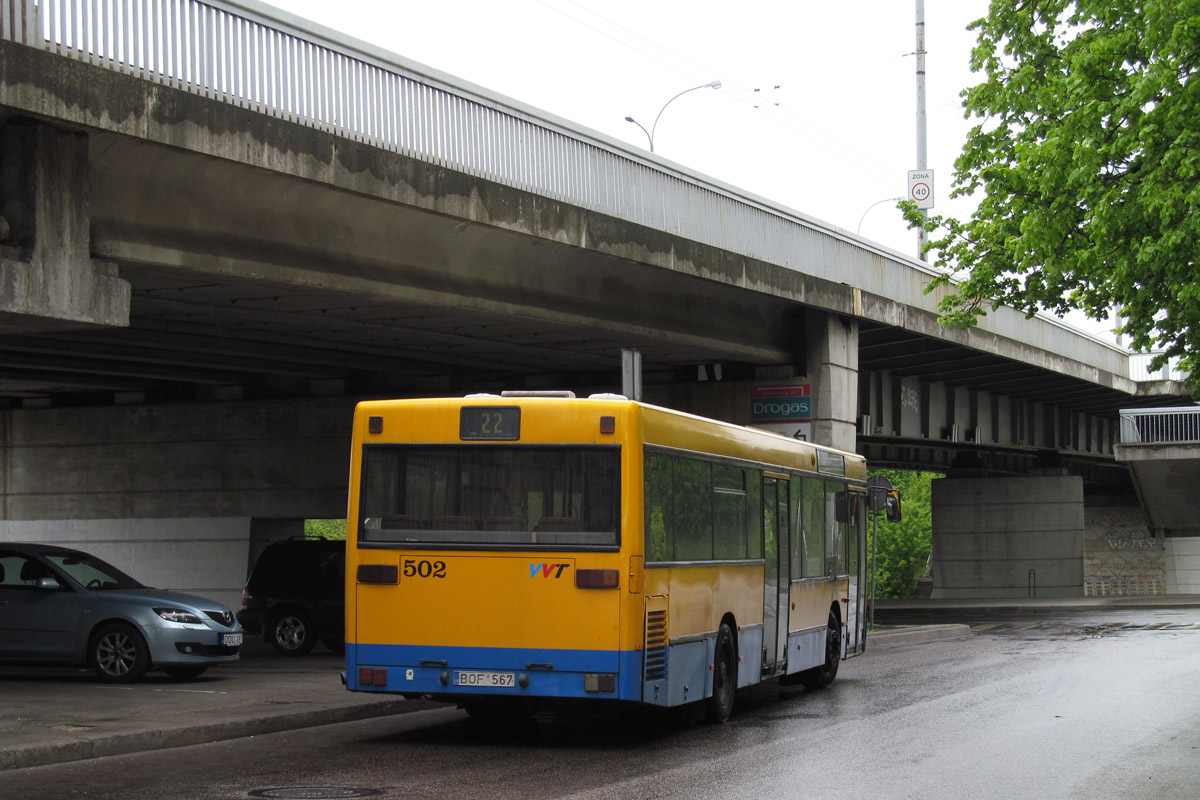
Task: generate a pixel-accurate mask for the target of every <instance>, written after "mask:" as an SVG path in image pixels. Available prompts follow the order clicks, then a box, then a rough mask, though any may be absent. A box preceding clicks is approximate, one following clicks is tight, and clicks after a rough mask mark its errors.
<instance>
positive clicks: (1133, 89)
mask: <svg viewBox="0 0 1200 800" xmlns="http://www.w3.org/2000/svg"><path fill="white" fill-rule="evenodd" d="M971 28H972V29H973V30H976V31H978V39H977V45H976V47H975V49H974V51H973V54H972V59H971V67H972V69H973V70H975V71H976V72H977V73H979V74H981V76H982V78H983V82H982V83H980V84H978V85H977V86H975V87H973V88H970V89H967V90H966V91H964V92H963V97H964V106H965V108H966V109H967V115H968V116H970V117H977V118H979V119H980V122H979V124H978V125H976V126H975V127H974V128H973V129H972V130H971V131H970V133H969V134H968V137H967V141H966V144H965V146H964V148H963V151H962V153H961V154H960V156H959V157H958V159H957V161H956V162H955V175H954V191H953V192H952V196H955V197H957V196H962V195H972V194H973V195H976V196H981V197H982V199H981V201H980V204H979V207H978V209H977V210H976V212H975V213H974V214H973V215H972V218H971V219H970V220H969V221H966V222H963V221H960V220H956V219H953V218H950V217H945V216H934V215H931V216H930V217H928V218H927V219H926V218H924V217H923V216H922V215H921V214H920V212H918V211H917V210H916V208H915V205H914V204H912V203H905V204H904V206H905V214H906V216H907V217H908V219H909V222H910V223H911V224H912V225H913V226H917V225H923V226H924V227H925V228H926V229H927V230H929V231H930V232H931V236H930V242H929V244H928V250H929V251H930V252H934V253H936V254H937V257H936V259H935V260H936V263H937V264H938V265H939V266H942V267H945V268H947V269H948V270H953V271H955V272H956V273H957V274H958V275H960V276H961V275H965V278H964V279H962V280H961V281H960V282H959V283H958V284H957V285H954V286H952V284H951V282H950V278H949V274H947V275H946V276H943V277H941V278H938V279H937V280H935V281H934V284H933V285H931V287H930V289H931V290H933V289H935V288H937V287H938V286H945V287H952V288H951V289H950V291H949V292H948V293H947V294H946V295H945V296H944V297H943V298H942V300H941V301H940V310H941V312H942V314H943V321H944V322H946V323H947V324H951V325H957V326H961V327H966V326H970V325H974V324H975V323H976V322H978V320H979V318H980V317H981V316H983V315H984V314H986V313H987V310H988V308H989V307H990V308H995V307H996V306H997V305H1001V304H1002V305H1007V306H1011V307H1012V308H1015V309H1018V310H1020V311H1023V312H1025V313H1027V314H1028V315H1030V316H1032V315H1033V314H1034V313H1036V312H1037V311H1038V310H1039V308H1045V309H1048V310H1050V311H1054V312H1056V313H1060V314H1061V313H1065V312H1067V311H1069V310H1072V309H1079V310H1082V311H1084V312H1085V313H1087V315H1088V316H1090V317H1092V318H1094V319H1104V318H1105V317H1106V315H1107V312H1108V311H1109V310H1110V309H1111V308H1113V307H1116V308H1117V309H1119V311H1120V315H1121V317H1122V323H1121V330H1122V332H1123V333H1124V334H1125V335H1126V336H1128V337H1129V338H1130V340H1131V343H1132V346H1133V347H1134V348H1135V349H1138V350H1143V351H1150V350H1162V351H1164V357H1162V358H1159V359H1157V363H1154V364H1152V368H1157V367H1158V366H1161V364H1162V363H1163V361H1164V360H1165V357H1167V356H1174V357H1178V358H1179V359H1180V366H1181V367H1182V368H1183V369H1184V370H1185V371H1187V372H1189V373H1191V374H1192V375H1193V376H1195V373H1196V368H1197V366H1200V361H1198V356H1200V280H1198V278H1200V275H1198V274H1197V253H1198V251H1200V81H1194V80H1192V77H1193V75H1194V74H1195V72H1196V70H1197V63H1198V59H1200V0H992V2H991V5H990V8H989V11H988V15H987V16H986V17H985V18H984V19H981V20H979V21H977V22H975V23H974V24H973V25H972V26H971ZM1193 383H1195V381H1193Z"/></svg>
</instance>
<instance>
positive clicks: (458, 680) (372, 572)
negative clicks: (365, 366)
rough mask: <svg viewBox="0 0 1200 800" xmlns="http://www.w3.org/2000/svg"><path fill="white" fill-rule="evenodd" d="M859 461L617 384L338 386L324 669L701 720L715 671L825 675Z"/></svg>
mask: <svg viewBox="0 0 1200 800" xmlns="http://www.w3.org/2000/svg"><path fill="white" fill-rule="evenodd" d="M866 478H867V474H866V464H865V462H864V460H863V459H862V458H861V457H860V456H858V455H856V454H854V453H848V452H842V451H839V450H834V449H831V448H827V447H821V446H819V445H815V444H810V443H807V442H804V441H797V440H795V439H791V438H788V437H785V436H781V435H779V434H775V433H769V432H766V431H760V430H754V429H751V428H745V427H741V426H738V425H732V424H728V423H724V422H718V421H715V420H710V419H704V418H701V417H697V416H693V415H690V414H685V413H681V412H678V411H672V410H669V409H666V408H659V407H656V406H653V405H647V404H644V403H639V402H632V401H629V400H627V399H626V398H624V397H622V396H620V395H593V396H591V397H589V398H586V399H585V398H576V397H574V395H573V394H571V393H570V392H561V393H560V392H522V393H516V392H506V393H504V394H503V395H492V394H488V395H469V396H467V397H465V398H454V399H445V398H443V399H422V400H392V401H373V402H364V403H360V404H359V405H358V407H357V409H356V412H355V417H354V437H353V451H352V456H351V480H350V493H349V509H348V535H347V578H348V580H347V581H346V593H347V594H346V601H347V602H346V662H347V671H346V676H345V678H346V684H347V688H348V689H350V690H352V691H364V692H391V693H399V694H403V695H405V696H408V697H422V696H423V697H432V698H434V699H438V700H443V701H450V702H457V703H458V704H459V705H461V706H462V707H464V708H466V709H467V711H468V712H469V713H471V714H473V715H485V714H494V713H497V712H498V711H504V712H509V711H512V710H517V709H521V710H530V711H531V710H533V709H535V708H536V707H537V706H538V704H539V703H545V702H546V701H551V700H576V701H577V700H585V699H595V700H613V701H627V702H633V703H645V704H651V705H655V706H683V705H686V704H691V703H700V702H704V703H705V704H706V706H707V712H708V714H709V716H710V717H712V718H713V719H716V720H719V721H723V720H725V719H726V718H728V716H729V714H730V712H731V710H732V708H733V703H734V696H735V692H736V690H737V689H738V688H741V687H746V686H750V685H752V684H757V683H759V682H761V681H764V680H774V679H779V680H781V681H783V682H787V683H791V682H795V683H804V684H805V685H807V686H810V687H819V686H827V685H828V684H829V683H830V682H832V681H833V679H834V677H835V676H836V674H837V670H838V664H839V662H840V661H841V660H842V659H844V658H846V657H849V656H851V655H854V654H856V653H859V652H861V651H862V650H863V648H864V645H865V633H866V615H865V613H864V601H865V592H864V591H862V590H861V589H865V583H864V573H865V567H866V554H865V531H866V526H865V523H864V517H865V516H866V515H865V508H866V502H865V500H866V488H865V487H866ZM860 587H861V589H860Z"/></svg>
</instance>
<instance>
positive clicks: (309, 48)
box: [0, 0, 844, 266]
mask: <svg viewBox="0 0 1200 800" xmlns="http://www.w3.org/2000/svg"><path fill="white" fill-rule="evenodd" d="M270 11H271V9H268V8H265V7H259V6H257V5H256V4H252V3H236V2H223V1H222V0H212V1H211V2H205V3H202V2H198V1H197V0H0V38H4V39H9V40H11V41H16V42H19V43H21V44H26V45H30V46H33V47H39V48H43V49H45V50H48V51H51V52H54V53H58V54H60V55H63V56H66V57H70V58H74V59H79V60H82V61H85V62H87V63H90V64H95V65H98V66H103V67H107V68H109V69H113V70H118V71H121V72H126V73H129V74H132V75H136V76H138V77H140V78H144V79H146V80H150V81H154V82H157V83H161V84H165V85H168V86H172V87H175V88H179V89H183V90H185V91H189V92H193V93H196V94H200V95H202V96H205V97H212V98H215V99H218V100H221V101H224V102H228V103H232V104H235V105H238V106H242V107H245V108H249V109H252V110H255V111H259V112H262V113H264V114H269V115H272V116H276V117H280V118H283V119H287V120H289V121H292V122H296V123H300V124H304V125H309V126H312V127H315V128H319V129H321V130H325V131H329V132H331V133H335V134H337V135H340V136H344V137H347V138H350V139H353V140H355V141H360V142H364V143H368V144H371V145H373V146H376V147H380V148H383V149H387V150H391V151H394V152H399V153H403V154H405V155H409V156H412V157H415V158H420V159H422V160H425V161H428V162H431V163H434V164H440V165H444V166H449V167H452V168H454V169H456V170H459V171H462V172H465V173H467V174H470V175H473V176H476V177H481V178H485V179H488V180H492V181H496V182H498V183H502V184H505V185H508V186H512V187H515V188H518V189H523V190H528V191H531V192H535V193H537V194H540V195H543V196H546V197H549V198H553V199H558V200H563V201H566V202H569V203H571V204H573V205H577V206H581V207H583V208H587V209H590V210H594V211H599V212H602V213H605V214H610V215H613V216H616V217H619V218H621V219H625V220H629V221H632V222H636V223H638V224H642V225H646V226H650V227H653V228H655V229H657V230H662V231H665V232H668V233H674V234H679V235H683V236H686V237H687V238H690V239H693V240H696V241H700V242H704V243H708V244H717V245H719V246H721V247H724V248H726V249H731V250H734V251H735V252H740V253H742V254H744V255H748V256H751V257H755V258H764V259H769V260H771V261H772V262H774V263H778V264H781V265H784V266H795V265H796V264H797V263H802V262H803V263H812V258H811V256H812V255H813V246H812V245H806V244H805V242H804V241H803V239H802V233H803V231H802V228H803V229H812V228H814V227H816V228H818V229H820V225H819V224H818V223H816V222H815V221H814V220H809V219H807V218H805V219H801V218H800V217H798V216H794V215H789V214H788V213H787V212H786V211H784V210H782V209H779V208H774V207H769V206H768V205H766V204H765V203H758V202H756V201H755V200H754V199H751V198H748V197H745V196H741V195H738V194H736V193H735V192H731V191H729V188H728V187H723V186H719V185H717V184H715V183H713V184H709V183H705V182H704V181H702V180H699V179H698V178H697V177H696V176H686V177H685V176H684V175H683V174H681V173H677V172H672V171H671V170H670V169H669V168H668V167H666V166H665V165H664V166H661V167H660V166H657V165H655V164H653V163H651V162H649V161H647V160H643V159H641V157H640V156H638V155H635V154H634V152H633V151H623V150H621V149H620V148H619V147H618V146H614V144H613V143H611V142H605V141H602V140H600V139H599V138H595V137H590V136H588V135H587V134H585V133H582V132H579V131H573V130H570V129H569V128H567V127H566V126H565V125H560V124H556V122H555V121H553V120H551V119H549V118H548V117H545V118H543V117H539V116H537V115H536V114H535V113H533V112H531V110H528V109H519V108H516V107H514V106H511V105H507V104H505V103H504V102H502V101H500V100H497V99H496V98H489V97H485V96H484V95H483V94H482V93H478V94H476V93H472V91H471V90H470V89H464V88H463V87H462V86H451V85H449V84H448V83H444V82H442V81H440V80H439V79H438V78H436V77H432V76H430V75H426V74H422V73H419V72H417V71H416V70H415V69H414V68H413V67H412V66H410V65H406V64H402V63H399V62H396V61H392V60H389V59H388V58H387V57H386V54H385V53H383V52H382V51H375V50H374V48H370V46H367V45H361V43H358V44H357V45H354V44H347V43H346V42H343V41H335V40H334V39H333V35H334V34H332V33H330V35H329V36H322V35H320V34H319V33H314V31H313V30H307V29H302V28H300V27H298V26H293V25H290V24H288V23H287V22H286V21H283V20H281V19H277V18H274V17H271V16H268V15H267V14H268V12H270ZM299 22H302V21H299ZM317 27H318V26H315V25H314V26H313V28H314V29H316V28H317ZM764 212H766V213H764ZM822 230H824V232H826V233H829V234H831V236H832V237H833V238H835V239H838V238H842V239H844V237H843V236H841V235H840V234H838V233H835V232H834V229H832V228H830V229H822ZM817 247H818V249H820V245H818V246H817ZM831 260H832V259H827V261H831Z"/></svg>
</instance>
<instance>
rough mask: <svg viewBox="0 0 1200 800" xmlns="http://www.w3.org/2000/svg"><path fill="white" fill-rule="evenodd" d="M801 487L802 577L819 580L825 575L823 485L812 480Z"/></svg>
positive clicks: (807, 480) (806, 479)
mask: <svg viewBox="0 0 1200 800" xmlns="http://www.w3.org/2000/svg"><path fill="white" fill-rule="evenodd" d="M803 485H804V488H803V495H804V501H803V503H804V505H803V507H802V508H801V510H800V513H801V518H802V519H803V521H804V531H803V540H804V577H806V578H819V577H821V576H822V575H824V574H825V485H824V483H822V482H821V481H819V480H813V479H812V478H805V479H804V480H803Z"/></svg>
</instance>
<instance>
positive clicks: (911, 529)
mask: <svg viewBox="0 0 1200 800" xmlns="http://www.w3.org/2000/svg"><path fill="white" fill-rule="evenodd" d="M871 474H872V475H879V476H881V477H884V478H887V479H888V480H889V481H891V482H892V485H893V486H895V487H896V489H898V490H899V492H900V507H901V509H902V511H903V518H902V519H901V520H900V521H899V522H888V521H887V519H886V518H885V517H884V516H883V515H882V514H880V516H879V520H878V530H879V542H878V546H877V547H876V548H875V560H876V566H875V596H876V597H882V598H893V599H905V598H909V597H912V596H913V595H914V594H915V593H916V589H917V579H918V578H920V577H921V576H922V575H924V574H925V566H926V564H928V563H929V554H930V552H931V551H932V547H933V543H932V520H933V514H932V501H931V488H930V486H931V482H932V481H933V479H934V478H939V477H941V476H940V475H937V474H935V473H932V472H902V471H899V470H891V469H881V470H872V471H871ZM874 531H875V524H874V523H873V522H872V521H871V520H870V519H869V518H868V521H867V536H868V537H871V536H874ZM867 546H868V548H870V547H871V544H870V539H869V538H868V545H867ZM870 552H871V551H870V549H868V551H867V553H868V558H869V557H870Z"/></svg>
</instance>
